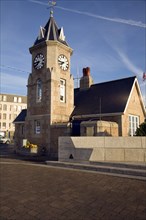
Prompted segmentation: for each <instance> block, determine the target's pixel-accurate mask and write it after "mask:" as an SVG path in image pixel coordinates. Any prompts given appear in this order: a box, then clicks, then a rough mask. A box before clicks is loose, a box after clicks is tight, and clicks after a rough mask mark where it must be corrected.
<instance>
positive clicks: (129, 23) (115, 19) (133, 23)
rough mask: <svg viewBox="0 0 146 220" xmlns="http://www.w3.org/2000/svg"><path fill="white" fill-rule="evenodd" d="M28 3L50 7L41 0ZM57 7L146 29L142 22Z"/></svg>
mask: <svg viewBox="0 0 146 220" xmlns="http://www.w3.org/2000/svg"><path fill="white" fill-rule="evenodd" d="M28 1H29V2H33V3H36V4H41V5H46V6H48V4H47V3H44V2H41V1H39V0H28ZM55 7H56V8H58V9H61V10H64V11H69V12H73V13H76V14H81V15H86V16H89V17H93V18H97V19H102V20H106V21H111V22H116V23H121V24H127V25H131V26H137V27H140V28H146V24H145V23H142V22H141V21H134V20H126V19H122V18H109V17H105V16H100V15H96V14H92V13H89V12H84V11H78V10H73V9H69V8H64V7H61V6H55Z"/></svg>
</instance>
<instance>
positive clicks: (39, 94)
mask: <svg viewBox="0 0 146 220" xmlns="http://www.w3.org/2000/svg"><path fill="white" fill-rule="evenodd" d="M36 95H37V98H36V101H37V102H41V101H42V81H41V79H38V80H37V93H36Z"/></svg>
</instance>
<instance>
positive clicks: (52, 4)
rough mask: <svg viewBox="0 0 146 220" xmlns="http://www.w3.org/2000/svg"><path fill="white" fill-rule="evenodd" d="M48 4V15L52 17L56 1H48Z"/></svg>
mask: <svg viewBox="0 0 146 220" xmlns="http://www.w3.org/2000/svg"><path fill="white" fill-rule="evenodd" d="M48 5H49V8H50V17H53V13H54V7H55V5H56V1H49V2H48Z"/></svg>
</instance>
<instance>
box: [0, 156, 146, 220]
mask: <svg viewBox="0 0 146 220" xmlns="http://www.w3.org/2000/svg"><path fill="white" fill-rule="evenodd" d="M0 177H1V179H0V220H8V219H9V220H12V219H14V220H98V219H99V220H112V219H114V220H121V219H125V220H142V219H143V220H144V219H146V182H145V181H141V180H134V179H128V178H122V177H115V176H107V175H103V174H97V173H93V172H89V171H88V172H85V171H79V170H78V171H76V170H71V169H61V168H52V167H49V166H47V165H45V164H42V163H34V162H28V161H23V160H18V159H8V158H7V159H6V158H1V159H0Z"/></svg>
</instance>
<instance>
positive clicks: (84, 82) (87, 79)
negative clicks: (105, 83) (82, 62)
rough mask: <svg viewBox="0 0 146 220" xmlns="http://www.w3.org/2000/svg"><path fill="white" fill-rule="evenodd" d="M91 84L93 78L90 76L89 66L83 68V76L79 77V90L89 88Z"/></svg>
mask: <svg viewBox="0 0 146 220" xmlns="http://www.w3.org/2000/svg"><path fill="white" fill-rule="evenodd" d="M92 84H93V79H92V77H91V76H90V68H89V67H86V68H83V76H82V78H81V79H80V90H82V89H89V88H90V86H91V85H92Z"/></svg>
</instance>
